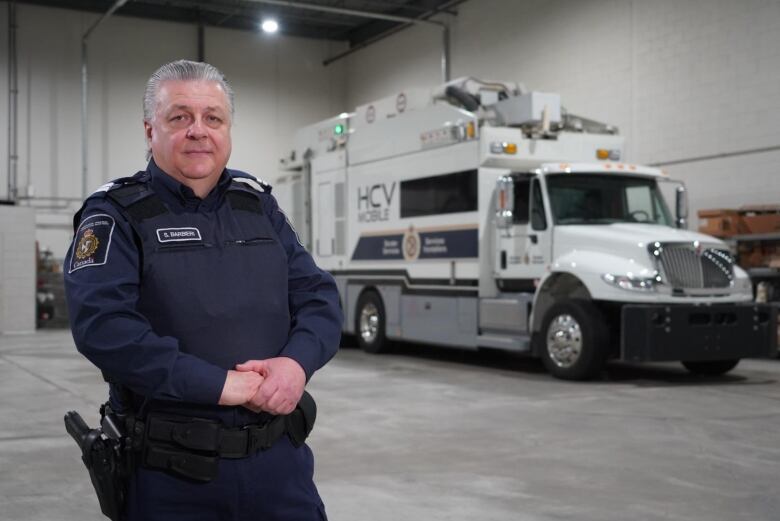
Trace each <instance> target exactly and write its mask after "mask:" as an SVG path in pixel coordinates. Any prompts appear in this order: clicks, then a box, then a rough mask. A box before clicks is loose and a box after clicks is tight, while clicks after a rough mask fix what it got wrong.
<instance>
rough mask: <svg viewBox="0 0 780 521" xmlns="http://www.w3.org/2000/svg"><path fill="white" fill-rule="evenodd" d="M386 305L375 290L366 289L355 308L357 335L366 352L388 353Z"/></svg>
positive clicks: (361, 346) (359, 343)
mask: <svg viewBox="0 0 780 521" xmlns="http://www.w3.org/2000/svg"><path fill="white" fill-rule="evenodd" d="M386 323H387V322H386V320H385V306H384V304H383V303H382V298H381V297H380V296H379V294H378V293H376V292H375V291H365V292H363V294H362V295H360V298H359V299H358V302H357V307H356V308H355V336H356V337H357V341H358V345H359V346H360V348H361V349H362V350H363V351H365V352H366V353H386V352H387V351H388V341H387V337H386V336H385V324H386Z"/></svg>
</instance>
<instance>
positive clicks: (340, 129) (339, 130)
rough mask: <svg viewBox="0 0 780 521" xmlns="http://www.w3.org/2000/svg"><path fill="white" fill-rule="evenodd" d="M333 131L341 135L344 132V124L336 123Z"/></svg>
mask: <svg viewBox="0 0 780 521" xmlns="http://www.w3.org/2000/svg"><path fill="white" fill-rule="evenodd" d="M333 133H334V134H336V135H337V136H340V135H341V134H343V133H344V125H336V127H335V128H334V129H333Z"/></svg>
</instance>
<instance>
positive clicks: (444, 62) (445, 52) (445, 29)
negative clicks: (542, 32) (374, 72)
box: [254, 0, 466, 83]
mask: <svg viewBox="0 0 780 521" xmlns="http://www.w3.org/2000/svg"><path fill="white" fill-rule="evenodd" d="M254 1H256V2H263V3H266V2H267V1H268V2H272V1H277V0H254ZM465 1H466V0H452V1H450V2H447V3H446V4H444V5H442V6H439V7H436V8H434V9H432V10H430V11H428V12H427V13H425V14H423V15H420V16H419V17H418V18H407V19H405V20H395V21H404V22H406V24H407V25H402V26H400V27H393V28H392V29H389V30H388V31H385V32H384V33H382V34H380V35H378V36H376V37H374V38H371V39H369V40H367V41H365V42H362V43H360V44H358V45H355V46H354V47H351V48H350V49H347V50H346V51H344V52H341V53H339V54H337V55H335V56H331V57H330V58H326V59H325V60H323V62H322V64H323V65H325V66H327V65H330V64H331V63H333V62H336V61H338V60H341V59H342V58H346V57H347V56H349V55H350V54H352V53H354V52H357V51H359V50H361V49H365V48H366V47H368V46H369V45H373V44H375V43H376V42H378V41H380V40H383V39H385V38H387V37H388V36H392V35H394V34H395V33H397V32H399V31H402V30H403V29H406V28H407V27H409V26H410V25H412V24H419V23H428V24H432V25H437V26H439V27H440V28H441V29H442V40H443V42H442V56H441V73H442V79H443V80H444V81H443V82H444V83H446V82H448V81H450V74H451V67H450V26H449V23H446V22H437V21H433V20H428V18H429V17H431V16H434V15H437V14H449V15H452V16H455V13H453V12H451V11H449V10H448V9H450V8H452V7H455V6H457V5H458V4H462V3H463V2H465ZM342 14H347V13H342ZM355 16H358V15H357V14H355ZM397 18H400V17H397Z"/></svg>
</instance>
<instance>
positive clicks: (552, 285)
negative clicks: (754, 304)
mask: <svg viewBox="0 0 780 521" xmlns="http://www.w3.org/2000/svg"><path fill="white" fill-rule="evenodd" d="M669 184H676V183H674V182H672V181H670V180H669V179H668V178H667V176H666V175H665V174H664V172H663V171H661V170H659V169H654V168H649V167H641V166H636V165H630V164H623V163H612V162H609V163H600V164H594V163H552V164H543V165H541V166H540V167H539V168H538V169H534V170H532V171H527V172H511V173H509V174H507V175H503V176H501V177H499V179H498V180H497V182H496V212H495V224H496V226H495V232H494V233H495V241H496V242H495V244H496V252H497V254H496V256H495V259H494V262H493V277H494V279H495V282H496V287H497V288H498V290H499V292H503V293H504V294H506V293H509V292H511V291H512V290H514V291H521V292H522V291H527V292H531V293H533V294H534V299H533V301H532V303H531V311H530V321H529V322H530V324H531V329H532V331H534V332H535V335H534V336H535V338H534V348H535V350H536V354H538V355H539V356H542V357H543V360H544V361H545V365H546V366H547V367H548V369H549V370H550V371H551V372H552V373H553V374H558V375H560V376H563V377H573V378H579V377H585V376H587V375H588V373H590V372H592V371H594V370H595V369H594V368H595V367H597V366H598V364H599V362H598V361H599V360H601V359H606V358H608V357H613V358H622V359H626V360H635V361H647V360H648V359H647V358H646V357H647V354H646V353H643V352H642V351H643V350H642V348H643V347H645V346H637V345H636V344H637V342H636V341H635V340H636V339H637V336H636V335H632V334H631V333H630V332H628V331H625V329H624V328H625V325H624V323H623V312H624V307H626V306H627V305H639V306H640V307H637V308H631V307H629V308H627V309H626V311H627V312H628V315H629V318H630V317H632V316H633V317H636V316H637V313H639V314H640V315H641V316H640V317H639V318H640V319H647V317H648V313H649V314H651V315H652V317H651V318H650V319H651V321H654V322H662V324H663V329H662V330H661V331H662V332H664V333H666V332H667V329H668V330H669V331H668V332H669V333H671V331H672V326H675V329H682V328H683V326H682V325H679V324H671V315H664V317H663V320H661V318H660V315H658V316H656V315H657V314H658V313H661V312H662V311H663V310H667V311H670V310H671V309H672V308H674V309H675V311H676V312H677V313H678V314H679V312H681V311H682V308H681V306H683V305H684V306H693V307H691V308H689V309H690V310H692V312H693V313H694V314H695V315H696V316H697V319H696V320H698V322H699V323H697V324H696V325H698V326H700V329H701V331H700V332H698V331H696V330H694V331H693V334H694V335H696V336H698V334H699V333H701V334H705V335H706V334H708V333H710V332H709V331H706V329H707V327H708V326H712V327H715V326H716V325H717V324H716V322H718V321H722V322H728V321H735V322H736V320H737V318H736V317H735V316H732V315H728V314H726V315H723V313H727V312H726V310H725V309H723V308H719V307H715V308H709V307H706V306H711V305H713V304H724V303H727V304H732V303H750V302H751V301H752V289H751V284H750V280H749V277H748V276H747V274H746V273H745V271H744V270H742V269H741V268H740V267H739V266H737V265H736V264H735V263H734V258H733V257H732V255H731V253H730V251H729V248H728V245H727V244H725V243H724V242H722V241H720V240H718V239H715V238H713V237H710V236H707V235H703V234H700V233H696V232H691V231H688V230H687V229H684V228H683V227H682V226H684V221H685V211H684V208H685V202H684V197H685V192H684V189H683V188H682V186H681V185H679V184H677V187H676V189H675V190H666V191H667V192H673V193H675V196H676V200H675V208H676V210H677V215H674V214H673V213H672V211H671V210H670V208H669V206H670V205H669V204H668V203H667V201H666V199H665V198H664V190H663V189H662V185H669ZM641 305H645V307H644V308H643V307H641ZM702 305H704V306H705V307H702ZM647 306H649V307H650V308H649V309H650V310H649V311H648V308H647ZM658 306H661V308H659V307H658ZM637 310H639V311H637ZM719 313H720V315H719ZM767 318H768V317H767ZM710 321H712V322H713V324H712V325H711V324H710ZM685 322H686V324H687V323H689V322H690V320H686V321H685ZM694 322H695V321H694ZM726 331H728V330H726ZM637 333H638V332H637ZM723 334H724V333H723V332H721V333H719V335H723ZM660 336H663V335H660ZM678 337H679V339H678ZM684 338H685V335H673V336H672V335H670V336H668V337H667V338H659V341H660V342H663V343H665V344H669V343H672V342H674V341H677V340H682V339H684ZM588 343H590V344H591V345H594V346H599V348H598V349H596V351H598V352H596V353H593V354H592V356H588V357H587V358H588V360H585V358H586V355H589V354H590V353H588V351H593V349H589V347H590V346H588V345H587V344H588ZM694 343H695V342H694ZM759 343H760V341H759ZM685 349H686V348H685V346H676V347H674V348H672V346H669V350H670V351H672V352H674V353H675V355H674V357H673V358H674V359H679V356H680V355H681V354H682V355H683V356H684V351H685ZM722 355H723V356H725V353H722ZM666 356H667V357H668V356H669V355H668V354H667V355H666ZM696 356H698V355H696ZM691 357H692V358H694V357H695V356H694V355H691ZM660 358H663V356H661V357H660ZM685 362H686V364H687V365H688V366H689V367H690V368H692V369H693V370H697V371H699V372H706V371H709V372H721V371H722V370H724V369H725V368H727V367H728V368H730V367H733V366H734V365H736V360H735V359H733V358H731V359H728V360H726V359H720V360H717V361H713V360H710V361H701V360H699V361H694V360H687V361H685ZM729 366H730V367H729Z"/></svg>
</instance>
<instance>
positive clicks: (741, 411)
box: [0, 331, 780, 521]
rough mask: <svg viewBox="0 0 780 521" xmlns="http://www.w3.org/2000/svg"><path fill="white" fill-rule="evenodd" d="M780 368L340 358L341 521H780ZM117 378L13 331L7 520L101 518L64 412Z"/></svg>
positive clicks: (322, 454)
mask: <svg viewBox="0 0 780 521" xmlns="http://www.w3.org/2000/svg"><path fill="white" fill-rule="evenodd" d="M778 379H780V361H779V360H766V361H743V363H742V364H740V366H739V367H738V368H737V369H736V370H735V371H734V372H733V373H732V374H730V375H727V376H724V377H719V378H698V377H694V376H691V375H688V374H687V373H686V372H685V371H684V370H682V369H681V368H679V367H678V365H677V364H658V365H653V366H643V367H639V366H625V365H613V366H610V368H609V369H608V370H607V371H605V373H604V374H603V377H602V378H601V379H600V380H599V381H596V382H590V383H571V382H562V381H557V380H553V379H552V378H551V377H549V376H548V375H547V374H545V373H544V372H543V371H542V369H541V366H540V364H539V363H538V362H536V361H533V360H528V359H524V358H520V357H516V356H513V355H509V354H501V353H471V352H465V351H448V350H442V349H433V348H417V347H415V346H403V347H401V348H400V349H399V352H398V353H397V354H393V355H385V356H370V355H366V354H363V353H362V352H360V351H358V350H357V349H342V351H341V352H340V353H339V354H338V355H337V357H336V359H335V360H334V361H333V362H331V363H330V364H329V365H328V366H327V367H326V368H325V369H323V370H322V371H320V372H319V373H318V374H317V375H316V376H315V377H314V379H313V380H312V382H311V384H310V386H309V389H310V391H311V392H312V394H313V395H314V396H315V398H316V399H317V401H318V403H319V407H320V415H319V418H318V423H317V426H316V427H315V430H314V433H313V435H312V438H311V439H310V445H311V446H312V448H313V449H314V452H315V455H316V457H317V467H316V481H317V483H318V486H319V488H320V492H321V495H322V497H323V499H324V500H325V504H326V506H327V509H328V514H329V517H330V519H331V521H365V520H371V521H398V520H413V521H417V520H421V521H422V520H425V521H435V520H477V519H478V520H480V521H488V520H511V521H525V520H562V519H571V520H578V521H582V520H584V521H588V520H593V521H604V520H616V521H618V520H619V521H625V520H630V521H638V520H661V519H673V520H701V521H714V520H723V521H738V520H750V521H759V520H778V519H780V495H778V493H777V491H778V485H779V482H780V383H778ZM104 394H105V386H104V384H103V382H102V380H101V378H100V376H99V375H98V372H97V371H96V370H95V369H94V368H93V367H92V366H91V365H90V364H89V363H88V362H86V361H85V360H84V359H82V358H81V357H80V356H79V355H78V354H77V353H76V351H75V348H74V347H73V345H72V341H71V339H70V335H69V333H68V332H66V331H46V332H38V333H36V334H34V335H25V336H0V417H1V418H2V423H0V519H3V520H8V521H11V520H41V521H43V520H46V521H49V520H62V521H68V520H85V521H88V520H100V519H104V518H103V517H102V516H101V515H100V513H99V509H98V507H97V501H96V499H95V498H94V497H93V495H92V490H91V485H90V483H89V479H88V477H87V474H86V472H85V471H84V469H83V467H82V464H81V462H80V460H79V457H78V453H77V449H76V446H75V444H74V443H73V441H72V440H71V439H70V437H68V436H67V434H66V433H65V431H64V429H63V424H62V416H63V413H64V412H65V411H66V410H69V409H77V410H79V411H80V412H81V413H82V415H83V416H84V417H85V419H86V420H87V422H88V423H95V422H96V420H97V412H96V411H97V407H98V406H99V404H100V403H101V402H102V401H103V399H104Z"/></svg>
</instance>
